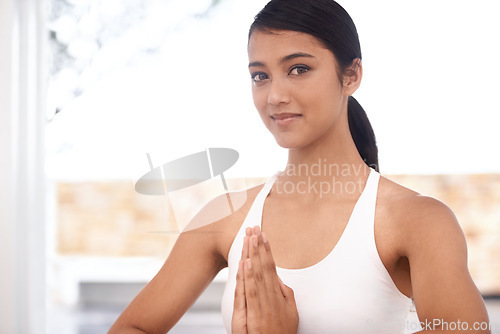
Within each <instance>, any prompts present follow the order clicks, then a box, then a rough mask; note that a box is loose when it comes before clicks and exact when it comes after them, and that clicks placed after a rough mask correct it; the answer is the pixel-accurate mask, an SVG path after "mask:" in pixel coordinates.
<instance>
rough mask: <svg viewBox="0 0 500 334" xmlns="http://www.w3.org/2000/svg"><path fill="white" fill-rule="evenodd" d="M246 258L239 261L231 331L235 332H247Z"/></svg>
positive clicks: (235, 333)
mask: <svg viewBox="0 0 500 334" xmlns="http://www.w3.org/2000/svg"><path fill="white" fill-rule="evenodd" d="M244 263H245V262H244V260H240V262H239V263H238V272H237V274H236V289H235V290H234V305H233V317H232V319H231V332H232V333H234V334H247V333H248V332H247V310H246V298H245V279H244V268H243V266H244Z"/></svg>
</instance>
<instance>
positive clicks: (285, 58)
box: [248, 52, 315, 67]
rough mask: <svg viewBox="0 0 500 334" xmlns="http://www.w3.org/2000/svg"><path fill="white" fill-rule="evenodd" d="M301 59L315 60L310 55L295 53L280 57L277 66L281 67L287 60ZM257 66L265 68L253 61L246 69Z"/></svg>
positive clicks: (261, 63)
mask: <svg viewBox="0 0 500 334" xmlns="http://www.w3.org/2000/svg"><path fill="white" fill-rule="evenodd" d="M302 57H306V58H315V57H314V56H313V55H310V54H309V53H305V52H295V53H292V54H289V55H286V56H283V57H281V59H280V61H279V64H280V65H281V64H283V63H286V62H287V61H289V60H292V59H295V58H302ZM259 66H261V67H263V66H265V64H264V63H263V62H260V61H254V62H251V63H250V64H248V67H259Z"/></svg>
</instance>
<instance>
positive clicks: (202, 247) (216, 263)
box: [109, 196, 240, 334]
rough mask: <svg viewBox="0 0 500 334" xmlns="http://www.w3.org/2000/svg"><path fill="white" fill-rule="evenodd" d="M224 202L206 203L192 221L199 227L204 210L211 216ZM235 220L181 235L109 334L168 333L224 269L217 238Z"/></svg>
mask: <svg viewBox="0 0 500 334" xmlns="http://www.w3.org/2000/svg"><path fill="white" fill-rule="evenodd" d="M224 198H225V197H222V196H221V197H218V198H216V199H214V200H213V201H212V202H210V203H208V204H207V206H206V207H205V208H204V209H203V210H202V211H200V213H199V214H198V215H197V217H195V218H194V219H193V221H196V222H197V223H198V224H199V222H200V220H201V219H200V214H202V212H204V211H206V210H208V211H211V212H212V213H213V212H214V210H217V207H218V205H221V203H222V201H224ZM239 216H240V215H232V216H227V217H225V218H223V219H221V220H219V221H216V222H214V223H210V224H208V223H206V224H202V225H201V226H200V227H197V228H194V229H189V231H187V232H183V233H181V234H180V235H179V237H178V239H177V241H176V242H175V244H174V247H173V248H172V251H171V252H170V255H169V256H168V258H167V260H166V261H165V264H164V265H163V267H162V268H161V269H160V271H159V272H158V274H157V275H156V276H155V277H154V278H153V279H152V280H151V281H150V282H149V283H148V284H147V285H146V286H145V287H144V289H143V290H142V291H141V292H140V293H139V294H138V295H137V296H136V297H135V298H134V300H133V301H132V302H131V303H130V305H128V306H127V308H126V309H125V310H124V311H123V313H122V314H121V315H120V317H119V318H118V319H117V320H116V322H115V323H114V324H113V326H112V327H111V329H110V330H109V333H120V334H122V333H166V332H167V331H169V330H170V329H171V328H172V327H173V326H174V325H175V324H176V323H177V321H178V320H179V319H180V318H181V317H182V315H183V314H184V313H185V312H186V311H187V310H188V309H189V307H190V306H191V305H192V304H193V303H194V302H195V301H196V299H197V298H198V297H199V296H200V294H201V293H202V292H203V291H204V290H205V288H206V287H207V286H208V285H209V284H210V282H211V281H212V280H213V279H214V277H215V276H216V275H217V273H218V272H219V271H220V270H221V269H222V268H224V267H225V266H226V265H227V264H226V261H225V259H224V257H223V256H222V255H221V252H220V249H219V248H220V247H219V244H218V242H219V241H218V238H220V237H221V235H222V234H223V233H227V232H228V230H227V229H228V228H229V225H230V224H233V223H236V220H238V218H237V217H239ZM186 230H187V229H186Z"/></svg>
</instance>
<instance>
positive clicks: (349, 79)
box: [344, 58, 363, 96]
mask: <svg viewBox="0 0 500 334" xmlns="http://www.w3.org/2000/svg"><path fill="white" fill-rule="evenodd" d="M362 77H363V65H362V63H361V59H359V58H356V59H354V60H353V61H352V65H351V66H350V67H349V68H348V69H347V71H346V74H345V75H344V95H348V96H350V95H352V94H354V92H355V91H356V90H357V89H358V87H359V85H360V84H361V78H362Z"/></svg>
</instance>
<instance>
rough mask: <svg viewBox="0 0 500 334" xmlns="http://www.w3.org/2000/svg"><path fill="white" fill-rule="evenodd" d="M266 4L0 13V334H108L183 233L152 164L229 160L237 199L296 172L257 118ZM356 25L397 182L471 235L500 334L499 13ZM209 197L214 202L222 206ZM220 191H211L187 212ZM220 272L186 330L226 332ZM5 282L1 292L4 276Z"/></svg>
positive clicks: (18, 5) (371, 17)
mask: <svg viewBox="0 0 500 334" xmlns="http://www.w3.org/2000/svg"><path fill="white" fill-rule="evenodd" d="M265 3H267V1H266V0H252V1H239V0H192V1H183V0H125V1H123V0H121V1H118V0H44V1H36V0H21V1H15V0H0V28H2V29H0V30H1V31H2V35H0V38H1V40H0V45H2V49H3V50H4V51H3V52H2V53H0V70H1V74H0V94H1V95H0V107H1V109H0V136H1V141H0V152H1V153H2V164H1V166H0V184H2V188H1V189H0V196H1V197H0V220H1V227H0V242H1V244H2V254H0V264H1V265H2V267H3V268H4V269H5V271H4V275H0V289H1V290H0V292H1V294H0V295H2V296H5V297H2V299H1V300H0V310H1V311H2V312H3V314H5V315H6V319H10V320H8V321H5V322H4V323H2V324H0V333H44V332H46V333H69V334H71V333H78V334H83V333H105V332H106V331H107V329H108V328H109V327H110V326H111V324H112V323H113V322H114V320H115V319H116V317H117V316H118V315H119V314H120V312H121V311H122V310H123V309H124V307H125V306H126V305H127V304H128V303H129V302H130V301H131V300H132V298H133V297H134V296H135V295H136V294H137V293H138V291H139V290H140V289H141V288H142V287H143V286H144V285H145V284H146V283H147V282H148V281H149V280H150V279H151V278H152V277H153V276H154V274H155V273H156V272H157V271H158V270H159V268H160V267H161V265H162V263H163V261H164V260H165V258H166V257H167V256H168V254H169V251H170V249H171V247H172V245H173V243H174V242H175V240H176V237H177V236H178V233H177V231H178V229H177V226H176V222H175V218H174V212H173V210H175V207H173V206H172V201H171V200H170V199H169V197H167V196H147V195H142V194H139V193H137V192H135V190H134V184H135V182H136V181H137V180H138V179H139V178H140V177H141V176H142V175H144V174H145V173H147V172H148V171H149V170H150V168H151V165H150V163H149V161H148V158H147V154H149V155H150V157H151V164H152V165H153V166H154V167H156V166H159V165H161V164H163V163H165V162H168V161H171V160H173V159H176V158H179V157H182V156H186V155H189V154H192V153H196V152H199V151H203V150H205V149H206V148H208V147H230V148H233V149H235V150H237V151H238V152H239V153H240V158H239V161H238V162H237V163H236V164H235V165H234V166H233V167H232V168H230V169H229V170H228V171H227V172H226V173H225V177H226V179H227V180H228V185H229V189H230V190H240V189H244V188H248V187H252V186H254V185H257V184H260V183H262V182H264V181H265V180H266V179H267V178H268V177H269V176H270V175H271V174H273V173H274V172H276V171H277V170H279V169H282V168H283V167H284V166H285V164H286V150H284V149H282V148H280V147H279V146H278V145H277V144H276V143H275V142H274V139H273V137H272V136H271V135H270V134H269V133H268V132H267V130H266V129H265V127H264V126H263V125H262V124H261V120H260V118H259V117H258V114H257V112H256V110H255V108H254V106H253V102H252V99H251V92H250V76H249V74H248V70H247V63H248V59H247V56H246V44H247V34H248V28H249V26H250V24H251V22H252V19H253V16H254V15H255V14H256V13H257V12H258V10H259V9H260V8H262V7H263V6H264V5H265ZM339 3H340V4H341V5H342V6H344V8H345V9H346V10H347V11H348V12H349V13H350V15H351V16H352V17H353V19H354V21H355V23H356V25H357V28H358V33H359V36H360V41H361V47H362V52H363V66H364V77H363V84H362V86H361V88H360V89H359V90H358V92H356V94H355V96H356V98H357V100H358V101H359V102H360V103H361V104H362V105H363V107H364V108H365V110H366V111H367V113H368V116H369V118H370V121H371V123H372V125H373V128H374V131H375V134H376V136H377V141H378V145H379V152H380V155H379V160H380V169H381V173H382V175H384V176H386V177H388V178H390V179H392V180H394V181H396V182H398V183H400V184H402V185H404V186H406V187H409V188H411V189H414V190H416V191H418V192H420V193H422V194H425V195H430V196H433V197H436V198H438V199H440V200H441V201H443V202H444V203H446V204H447V205H448V206H450V208H451V209H452V210H453V211H454V212H455V214H456V216H457V218H458V220H459V222H460V224H461V226H462V229H463V230H464V233H465V235H466V238H467V242H468V247H469V254H468V256H469V269H470V271H471V274H472V276H473V278H474V280H475V282H476V284H477V286H478V288H479V290H480V292H481V293H482V294H483V296H484V297H485V299H486V301H487V305H488V309H489V312H490V317H491V318H492V322H493V323H496V324H497V328H498V329H496V330H495V331H494V333H500V261H499V259H500V205H499V204H500V155H499V153H498V152H499V151H498V148H497V146H498V144H499V143H500V132H499V131H498V130H497V127H498V124H499V122H500V104H499V103H498V98H497V96H498V91H499V88H500V84H499V83H498V82H499V81H498V78H499V77H500V64H499V63H498V61H496V59H498V58H499V57H500V45H499V44H498V43H497V42H496V39H497V38H498V33H499V32H500V23H499V21H498V20H497V19H496V14H497V13H498V12H499V8H500V5H498V4H497V2H495V1H487V0H484V1H477V2H475V3H474V5H471V4H470V2H466V1H460V0H459V1H451V0H441V1H439V2H436V1H431V0H423V1H419V2H418V3H409V2H401V1H396V0H382V1H377V2H373V1H369V0H359V1H349V2H346V1H339ZM207 189H211V190H210V191H209V190H207ZM214 191H215V192H219V193H220V192H221V191H222V190H221V188H220V182H218V181H217V182H212V183H207V184H206V185H205V187H204V188H199V189H194V190H193V192H192V194H191V195H192V197H184V198H183V201H184V202H183V203H182V205H187V206H189V205H192V204H193V203H194V202H195V201H198V202H199V201H203V200H204V199H206V198H207V197H206V195H207V193H213V192H214ZM225 275H226V272H225V271H222V272H221V273H220V274H219V275H218V276H217V278H216V280H215V281H214V282H213V283H212V284H211V285H210V286H209V288H208V289H207V290H206V291H205V293H204V294H203V295H202V296H201V297H200V299H199V300H198V301H197V303H196V304H195V305H194V306H193V307H192V308H191V310H190V311H189V312H188V313H187V314H186V315H185V316H184V317H183V318H182V319H181V321H180V322H179V323H178V325H177V326H176V327H175V328H174V329H173V330H172V333H223V332H224V330H223V325H222V318H221V316H220V298H221V295H222V289H223V287H224V282H225ZM1 276H3V277H1Z"/></svg>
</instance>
